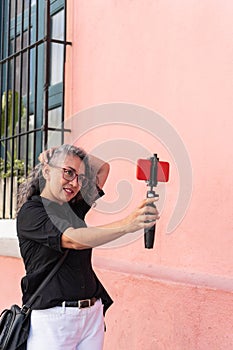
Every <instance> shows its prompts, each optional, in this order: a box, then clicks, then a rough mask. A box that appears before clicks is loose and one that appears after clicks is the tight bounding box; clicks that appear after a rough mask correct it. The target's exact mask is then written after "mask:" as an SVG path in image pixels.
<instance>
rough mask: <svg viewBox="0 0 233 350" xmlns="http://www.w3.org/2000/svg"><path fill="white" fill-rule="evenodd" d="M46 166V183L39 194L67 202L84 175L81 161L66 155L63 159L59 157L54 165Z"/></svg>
mask: <svg viewBox="0 0 233 350" xmlns="http://www.w3.org/2000/svg"><path fill="white" fill-rule="evenodd" d="M46 167H47V169H46V170H45V179H46V185H45V188H44V190H43V191H42V193H41V195H42V196H43V197H45V198H48V199H50V200H51V201H54V202H57V203H59V204H62V203H64V202H69V201H70V200H71V199H72V198H74V197H75V196H76V195H77V193H78V192H79V191H80V189H81V187H82V183H81V179H82V178H83V177H84V175H85V165H84V163H83V161H82V160H81V159H80V158H79V157H77V156H72V155H67V156H66V157H65V159H63V158H62V157H59V158H57V159H56V162H55V163H54V165H49V164H48V165H47V166H46ZM78 178H79V179H78Z"/></svg>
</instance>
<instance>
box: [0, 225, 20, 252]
mask: <svg viewBox="0 0 233 350" xmlns="http://www.w3.org/2000/svg"><path fill="white" fill-rule="evenodd" d="M0 256H13V257H16V258H19V257H20V253H19V244H18V239H17V233H16V220H4V219H1V220H0Z"/></svg>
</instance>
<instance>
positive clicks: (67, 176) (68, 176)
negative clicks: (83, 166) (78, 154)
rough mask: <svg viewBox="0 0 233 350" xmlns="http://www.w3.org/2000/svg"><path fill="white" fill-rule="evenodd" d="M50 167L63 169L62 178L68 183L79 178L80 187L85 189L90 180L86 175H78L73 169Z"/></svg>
mask: <svg viewBox="0 0 233 350" xmlns="http://www.w3.org/2000/svg"><path fill="white" fill-rule="evenodd" d="M49 166H51V167H52V168H58V169H62V170H63V174H62V177H63V179H64V180H66V181H73V180H74V179H75V178H76V177H77V181H78V183H79V185H80V186H83V187H84V186H86V185H87V183H88V179H87V178H86V176H85V175H84V174H76V171H75V170H74V169H72V168H69V169H67V168H63V167H60V166H56V165H52V164H49Z"/></svg>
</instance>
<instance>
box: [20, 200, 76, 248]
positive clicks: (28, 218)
mask: <svg viewBox="0 0 233 350" xmlns="http://www.w3.org/2000/svg"><path fill="white" fill-rule="evenodd" d="M30 202H31V203H30ZM69 227H71V224H70V223H69V222H68V221H66V220H64V219H60V218H58V217H56V216H52V215H48V213H47V211H46V210H45V208H44V207H43V204H42V203H39V202H38V203H35V202H33V201H28V202H27V203H25V205H24V206H23V207H22V208H21V210H20V211H19V214H18V217H17V234H18V237H19V238H24V239H27V240H32V241H35V242H37V243H40V244H43V245H46V246H48V247H49V248H51V249H55V250H58V251H61V235H62V233H63V232H64V231H65V230H66V229H67V228H69Z"/></svg>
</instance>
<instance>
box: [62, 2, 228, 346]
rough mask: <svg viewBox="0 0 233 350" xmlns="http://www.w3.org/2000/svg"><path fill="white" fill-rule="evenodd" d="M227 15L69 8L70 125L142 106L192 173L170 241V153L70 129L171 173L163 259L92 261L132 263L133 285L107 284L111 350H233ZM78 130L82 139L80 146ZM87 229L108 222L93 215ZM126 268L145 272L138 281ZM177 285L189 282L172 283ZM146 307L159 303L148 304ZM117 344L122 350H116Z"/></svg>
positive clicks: (185, 6) (174, 7)
mask: <svg viewBox="0 0 233 350" xmlns="http://www.w3.org/2000/svg"><path fill="white" fill-rule="evenodd" d="M232 15H233V3H232V1H230V0H226V1H221V0H214V1H212V0H207V1H204V2H203V1H199V0H198V1H185V0H179V1H173V0H166V1H143V2H142V1H130V0H124V1H113V0H112V1H98V0H91V1H88V2H86V1H78V2H76V1H70V2H69V9H68V26H69V27H68V38H69V40H71V41H72V47H69V48H68V52H67V65H66V79H67V80H66V84H67V85H66V86H68V89H66V116H67V117H69V118H70V117H74V115H76V114H77V112H80V111H84V110H85V109H88V108H90V107H93V106H97V105H101V104H109V103H111V102H121V103H132V104H135V105H140V106H145V107H146V108H149V109H151V110H154V111H156V112H157V113H159V114H160V115H161V116H163V118H164V119H165V120H166V121H167V122H168V123H169V124H170V125H171V126H172V127H173V128H174V130H176V132H177V133H178V134H179V135H180V137H181V139H182V141H183V143H184V145H185V147H186V149H187V151H188V154H189V157H190V160H191V164H192V171H193V191H192V199H191V203H190V206H189V208H188V211H187V213H186V215H185V217H184V219H183V221H182V222H181V224H180V225H179V226H178V227H177V228H176V230H175V232H173V234H172V235H166V234H165V231H166V224H167V222H168V220H169V217H170V215H171V212H172V210H173V208H174V206H175V202H176V199H177V197H176V196H177V189H178V188H179V177H178V175H177V169H176V166H175V165H176V164H175V163H174V160H172V159H171V158H170V155H169V152H167V150H166V149H165V148H166V147H164V148H162V147H161V145H160V144H158V143H155V145H156V146H154V144H153V142H154V140H153V139H151V138H150V137H148V133H143V130H140V131H138V130H137V131H135V129H134V130H129V129H127V128H126V127H125V126H122V125H113V123H112V125H110V126H108V128H106V127H105V126H103V125H102V126H101V125H99V126H98V127H95V128H93V129H91V117H90V120H88V121H87V120H85V118H83V116H82V115H81V116H80V119H79V121H77V124H75V128H74V129H73V136H74V138H75V137H76V139H77V140H78V142H80V144H82V145H83V146H85V147H86V148H87V149H88V150H90V151H92V150H94V149H95V147H96V145H99V144H101V143H104V142H106V144H107V143H108V142H109V141H110V140H111V139H114V140H116V139H117V138H118V139H120V138H121V137H123V138H127V137H128V139H130V140H133V141H134V142H136V143H138V144H144V145H145V147H146V148H147V149H152V150H153V147H154V148H156V149H157V147H158V149H159V152H160V153H161V155H162V156H163V157H165V159H167V160H169V161H170V162H171V165H172V170H173V172H172V176H171V180H170V182H169V184H168V185H167V186H166V191H167V192H166V196H167V197H166V201H165V207H164V211H163V213H162V217H161V219H160V222H159V224H158V228H157V241H156V249H154V250H153V251H145V250H144V249H143V245H142V240H139V241H137V242H135V243H134V244H131V245H127V246H124V247H121V248H120V249H117V250H114V249H106V250H104V251H103V250H100V251H98V252H97V253H96V255H97V256H99V257H100V258H102V257H105V258H106V259H109V260H108V262H110V261H111V259H112V258H114V259H115V260H116V261H118V264H119V265H120V266H121V264H123V265H124V264H126V266H125V269H124V273H126V275H124V274H123V275H122V274H121V273H120V271H119V272H118V273H119V274H120V275H119V276H118V275H114V276H112V274H111V273H110V272H108V271H105V273H104V274H106V276H107V282H108V286H109V288H110V289H111V290H112V292H113V294H114V295H117V298H118V297H119V301H118V302H119V307H118V306H116V305H115V306H114V307H113V308H112V311H110V313H109V316H108V317H109V319H110V322H109V326H108V327H109V333H108V335H107V337H109V338H108V340H107V343H106V344H108V346H107V348H120V349H129V348H134V347H135V349H141V348H143V349H159V350H161V349H171V350H174V349H181V350H184V349H203V350H204V349H211V350H212V349H216V350H218V349H223V350H230V349H231V348H232V328H231V324H232V321H231V323H229V320H230V319H231V317H232V316H231V311H230V310H232V303H233V301H232V294H231V291H232V290H233V288H232V278H233V272H232V271H233V268H232V267H233V255H232V246H233V236H232V229H233V217H232V198H233V192H232V191H233V186H232V180H233V179H232V176H230V175H229V174H231V173H232V170H233V164H232V162H231V161H230V160H231V159H232V149H233V148H232V141H231V134H232V118H231V115H232V112H233V104H232V76H233V66H232V61H233V50H232V35H233V27H232ZM73 119H74V118H73ZM110 119H112V118H111V115H110ZM88 122H89V124H88ZM79 123H80V124H79ZM85 123H86V125H85ZM83 126H84V130H86V133H85V135H82V134H81V135H80V132H79V131H80V130H81V129H82V128H83ZM85 126H86V129H85ZM79 127H80V129H79ZM145 128H146V129H148V128H149V126H148V125H145ZM82 130H83V129H82ZM165 146H166V145H165ZM103 149H104V146H103ZM111 169H112V170H111V173H110V177H109V180H108V183H107V184H106V186H105V190H106V201H108V200H109V203H111V201H112V200H116V201H117V198H118V197H117V196H118V195H119V193H118V191H117V188H116V180H117V175H116V174H118V176H119V178H120V177H121V176H124V169H123V164H122V165H121V164H120V163H118V164H115V162H114V161H112V160H111ZM180 185H181V186H182V185H185V184H180ZM140 186H142V185H139V184H138V185H137V191H139V192H140V194H141V195H142V196H143V189H142V188H141V187H140ZM139 187H140V189H139ZM135 188H136V185H135V184H134V189H135ZM109 193H111V195H109ZM114 195H115V197H114ZM121 214H122V212H121ZM119 216H120V214H119ZM115 218H117V215H116V216H115ZM106 220H108V217H107V218H106ZM89 222H90V223H91V224H96V223H102V222H104V214H103V213H102V212H101V211H100V212H98V205H97V214H95V213H94V214H93V215H90V216H89ZM129 264H132V265H140V266H142V267H141V269H140V274H139V275H137V277H132V271H131V269H130V268H129ZM145 266H146V268H145ZM102 267H103V266H102ZM147 267H149V269H151V270H153V271H154V274H153V276H154V279H152V280H150V279H149V280H147V279H146V278H145V277H143V275H144V274H145V272H146V270H147ZM106 269H108V266H106ZM127 269H128V274H127ZM161 271H163V272H164V271H167V273H165V275H166V276H167V277H166V283H165V282H164V281H162V282H161V283H159V282H158V280H157V279H158V278H160V277H161ZM140 276H141V277H140ZM156 276H157V277H156ZM177 276H180V277H181V276H182V278H180V279H179V283H178V284H177V283H176V282H175V284H173V283H174V280H177ZM187 276H189V277H188V278H186V277H187ZM192 276H196V277H195V278H194V279H192ZM114 279H115V281H114ZM142 286H143V287H142ZM205 286H206V287H205ZM138 288H139V291H138ZM142 288H143V289H142ZM144 290H145V291H144ZM136 291H137V292H136ZM149 296H152V302H148V301H147V302H146V303H142V302H141V301H142V300H143V301H144V300H145V299H147V300H148V298H149ZM135 299H136V303H134V302H133V300H135ZM122 306H123V309H124V311H123V313H122V314H123V315H121V311H120V310H121V308H122ZM113 321H114V322H113ZM143 325H144V326H143ZM142 326H143V327H144V331H143V332H142V331H141V327H142ZM151 328H152V329H153V330H154V331H153V336H152V335H150V329H151ZM115 341H116V342H118V344H120V346H116V345H114V346H110V344H111V342H115ZM114 344H116V343H114ZM132 344H134V345H133V347H132ZM135 344H137V345H135ZM142 344H143V345H142ZM146 344H148V347H147V345H146ZM152 344H153V345H152ZM156 345H157V347H156Z"/></svg>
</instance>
